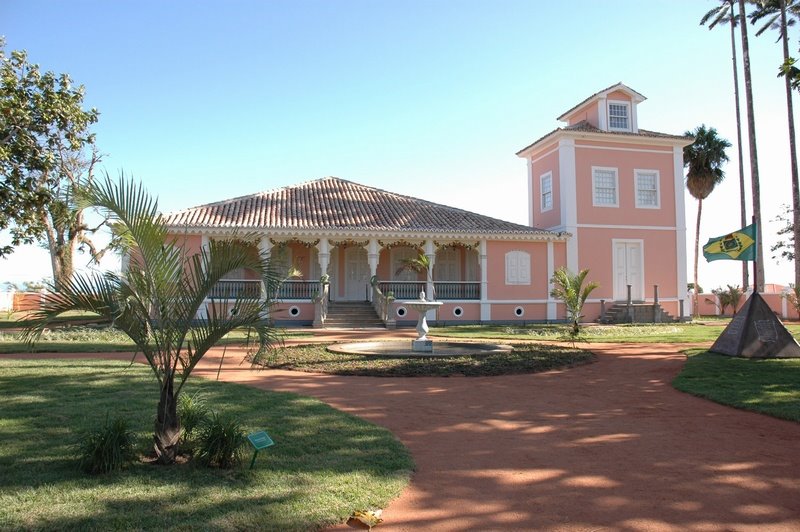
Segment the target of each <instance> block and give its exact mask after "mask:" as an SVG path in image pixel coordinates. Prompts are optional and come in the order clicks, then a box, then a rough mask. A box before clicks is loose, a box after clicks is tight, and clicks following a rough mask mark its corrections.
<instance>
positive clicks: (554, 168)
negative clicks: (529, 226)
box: [531, 144, 561, 229]
mask: <svg viewBox="0 0 800 532" xmlns="http://www.w3.org/2000/svg"><path fill="white" fill-rule="evenodd" d="M557 146H558V145H557V144H551V145H549V146H547V147H546V148H545V149H543V150H542V151H540V152H537V153H547V151H548V150H551V149H553V148H555V147H557ZM558 154H559V152H558V151H557V150H556V151H554V152H553V153H551V154H549V155H546V156H544V157H542V158H541V159H540V160H538V161H536V162H534V163H533V164H532V170H531V173H532V175H533V191H532V194H533V198H532V200H533V201H532V204H533V225H534V227H539V228H542V229H545V228H548V227H554V226H557V225H560V224H561V201H560V199H559V198H560V197H561V183H560V179H559V176H560V174H559V167H558ZM537 157H539V155H538V154H534V155H533V156H532V159H536V158H537ZM547 172H552V173H553V208H552V209H551V210H549V211H546V212H544V213H543V212H542V191H541V176H542V175H544V174H546V173H547Z"/></svg>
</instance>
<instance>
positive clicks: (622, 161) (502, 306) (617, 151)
mask: <svg viewBox="0 0 800 532" xmlns="http://www.w3.org/2000/svg"><path fill="white" fill-rule="evenodd" d="M643 100H644V97H643V96H642V95H640V94H639V93H637V92H635V91H633V90H631V89H629V88H628V87H626V86H625V85H622V84H618V85H615V86H613V87H610V88H608V89H606V90H604V91H601V92H598V93H597V94H595V95H593V96H591V97H590V98H588V99H586V100H585V101H583V102H581V103H580V104H579V105H577V106H576V107H574V108H572V109H571V110H569V111H567V113H565V114H564V115H562V116H561V117H560V118H559V119H560V120H563V121H565V122H566V126H564V127H562V128H559V129H556V130H554V131H552V132H550V133H548V134H547V135H545V136H544V137H542V138H540V139H539V140H537V141H536V142H534V143H533V144H531V145H530V146H528V147H527V148H525V149H523V150H521V151H520V152H519V153H518V154H517V155H519V156H520V157H523V158H525V159H526V160H527V163H528V185H529V186H528V198H529V204H530V225H528V226H526V225H519V224H515V223H511V222H506V221H503V220H498V219H495V218H491V217H488V216H483V215H480V214H476V213H472V212H468V211H465V210H461V209H457V208H454V207H449V206H445V205H440V204H436V203H432V202H429V201H425V200H423V199H418V198H413V197H409V196H404V195H400V194H395V193H392V192H388V191H385V190H380V189H377V188H373V187H369V186H365V185H360V184H357V183H353V182H350V181H346V180H343V179H339V178H335V177H326V178H323V179H318V180H316V181H310V182H306V183H302V184H299V185H295V186H289V187H285V188H280V189H277V190H272V191H267V192H262V193H258V194H253V195H251V196H244V197H240V198H234V199H230V200H225V201H221V202H217V203H211V204H207V205H201V206H198V207H193V208H190V209H186V210H183V211H178V212H174V213H170V214H167V215H166V217H165V218H166V221H167V224H168V225H169V227H170V231H171V233H172V234H173V235H174V236H175V238H176V240H177V241H178V242H180V243H181V244H182V245H183V246H185V248H186V250H187V252H189V253H191V252H192V250H197V249H199V248H200V247H201V246H204V245H206V244H207V243H208V241H209V240H210V239H215V238H231V237H232V236H234V235H235V234H242V233H245V232H246V233H255V234H257V235H258V236H259V247H260V248H261V250H262V251H267V252H269V253H270V255H271V257H272V260H273V262H274V263H275V264H277V265H279V268H280V269H284V270H285V271H287V272H288V271H289V269H290V268H291V269H294V270H296V271H297V272H299V274H300V275H299V276H297V277H296V278H292V279H289V280H287V281H286V282H285V283H284V284H283V285H282V286H281V288H280V291H279V293H278V294H277V302H276V306H275V308H274V310H273V313H272V318H273V319H274V320H275V321H276V323H279V324H296V325H309V324H313V325H315V326H370V325H386V326H389V327H392V326H394V325H395V324H396V323H398V322H401V323H402V322H407V323H408V324H411V323H414V322H415V321H416V316H415V313H414V312H409V309H408V308H406V306H405V305H404V304H403V300H408V299H417V298H418V297H419V294H420V292H422V291H424V292H425V293H426V294H428V296H429V297H431V296H433V297H435V299H437V300H438V301H442V302H443V305H442V306H441V307H440V308H439V310H438V311H437V312H436V313H435V314H434V313H431V314H430V315H429V319H431V320H434V321H436V322H440V323H441V322H446V323H509V322H544V321H556V320H560V319H563V318H564V317H565V315H564V307H563V304H561V303H560V302H559V301H557V300H555V299H553V298H551V296H550V290H551V288H552V287H551V285H550V283H549V280H550V278H551V277H552V275H553V272H554V271H555V269H556V268H558V267H561V266H567V267H568V268H569V269H571V270H572V271H577V270H579V269H583V268H588V269H590V270H591V273H590V275H589V277H590V279H593V280H596V281H598V282H599V283H600V285H601V286H600V288H599V289H597V290H596V291H595V292H594V293H593V297H594V299H592V300H590V302H589V304H588V305H587V308H586V318H587V319H596V318H599V317H601V315H602V316H603V317H613V316H614V315H615V313H617V312H619V311H618V310H617V309H616V308H614V303H620V302H624V303H625V307H624V309H625V310H624V312H625V318H628V317H629V316H633V317H634V318H635V317H636V316H635V313H634V310H635V309H636V308H638V307H639V306H641V307H645V308H649V309H651V312H652V309H655V308H658V304H660V305H661V307H663V309H664V310H666V311H667V312H669V313H670V314H671V316H664V315H663V314H659V316H660V317H661V318H663V319H669V318H671V317H672V316H674V317H682V316H683V315H684V313H683V312H682V301H681V299H682V297H683V296H684V294H685V293H686V273H685V263H686V261H685V258H686V257H685V253H686V251H685V250H686V245H685V232H686V230H685V222H684V206H683V158H682V153H683V152H682V149H683V146H685V145H687V144H689V143H691V141H692V139H691V138H687V137H682V136H674V135H666V134H662V133H654V132H652V131H645V130H642V129H639V127H638V123H637V113H636V106H637V105H638V104H639V103H640V102H641V101H643ZM420 254H423V255H425V256H426V257H427V258H428V261H429V263H430V265H431V268H430V271H429V272H414V271H408V270H403V269H402V266H403V264H404V261H405V260H406V259H409V258H416V257H418V256H419V255H420ZM655 286H658V288H657V289H656V288H655ZM241 290H261V287H260V283H259V281H257V280H256V279H254V276H253V275H251V273H250V272H247V271H241V272H237V274H236V275H234V276H232V278H231V279H226V280H224V281H223V282H221V283H220V285H219V286H218V287H217V289H216V290H215V291H214V292H213V293H212V294H211V297H210V298H209V300H208V304H209V305H211V304H224V303H225V300H226V299H227V298H228V297H230V296H231V295H232V294H234V293H236V292H237V291H241ZM617 308H618V307H617Z"/></svg>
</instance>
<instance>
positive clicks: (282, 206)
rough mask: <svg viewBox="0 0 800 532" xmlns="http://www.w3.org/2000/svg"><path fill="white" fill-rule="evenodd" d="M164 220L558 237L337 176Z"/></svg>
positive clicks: (251, 226) (219, 225)
mask: <svg viewBox="0 0 800 532" xmlns="http://www.w3.org/2000/svg"><path fill="white" fill-rule="evenodd" d="M164 218H165V220H166V223H167V225H169V226H171V227H192V228H230V229H233V228H243V229H244V228H247V229H287V230H329V231H336V230H357V231H382V232H434V233H458V234H481V233H486V234H520V235H524V234H528V235H532V234H540V235H550V234H552V235H555V233H551V232H549V231H544V230H540V229H535V228H532V227H528V226H526V225H519V224H515V223H511V222H506V221H503V220H498V219H496V218H491V217H489V216H483V215H480V214H476V213H473V212H469V211H465V210H462V209H456V208H454V207H448V206H446V205H440V204H438V203H433V202H430V201H425V200H422V199H418V198H413V197H410V196H403V195H401V194H395V193H392V192H387V191H385V190H381V189H378V188H373V187H368V186H364V185H359V184H358V183H353V182H352V181H346V180H344V179H339V178H337V177H324V178H322V179H317V180H315V181H309V182H306V183H301V184H299V185H294V186H288V187H284V188H279V189H276V190H271V191H266V192H261V193H257V194H253V195H251V196H242V197H239V198H233V199H229V200H225V201H220V202H217V203H209V204H207V205H200V206H198V207H192V208H190V209H185V210H182V211H177V212H173V213H169V214H166V215H165V216H164Z"/></svg>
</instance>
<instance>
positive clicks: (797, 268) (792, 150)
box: [781, 0, 800, 286]
mask: <svg viewBox="0 0 800 532" xmlns="http://www.w3.org/2000/svg"><path fill="white" fill-rule="evenodd" d="M787 33H788V24H787V23H786V0H781V40H782V41H783V62H784V64H786V61H788V59H789V35H788V34H787ZM783 81H784V83H785V84H786V111H787V114H788V117H789V155H790V161H791V163H792V205H793V206H794V218H793V224H794V256H795V261H794V285H795V286H800V261H798V260H797V257H800V238H799V237H798V233H800V184H798V176H797V145H796V142H795V134H794V105H793V103H792V84H791V81H790V80H789V76H783Z"/></svg>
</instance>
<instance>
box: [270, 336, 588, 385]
mask: <svg viewBox="0 0 800 532" xmlns="http://www.w3.org/2000/svg"><path fill="white" fill-rule="evenodd" d="M593 360H594V355H592V354H591V353H589V352H588V351H583V350H581V349H574V348H571V347H562V346H553V345H544V344H527V345H518V346H515V347H514V351H512V352H511V353H501V354H490V355H475V356H452V357H436V356H426V357H409V358H392V357H385V356H367V355H344V354H339V353H331V352H330V351H328V350H327V349H326V346H325V345H323V344H314V345H304V346H296V347H286V348H284V349H280V350H278V351H277V352H276V353H275V354H273V355H271V356H270V357H269V358H268V359H267V360H265V364H264V365H265V366H267V367H270V368H276V369H291V370H297V371H313V372H319V373H332V374H335V375H362V376H372V377H429V376H434V377H447V376H451V375H464V376H467V377H480V376H489V375H508V374H513V373H535V372H539V371H547V370H551V369H557V368H562V367H570V366H575V365H578V364H585V363H588V362H591V361H593Z"/></svg>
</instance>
